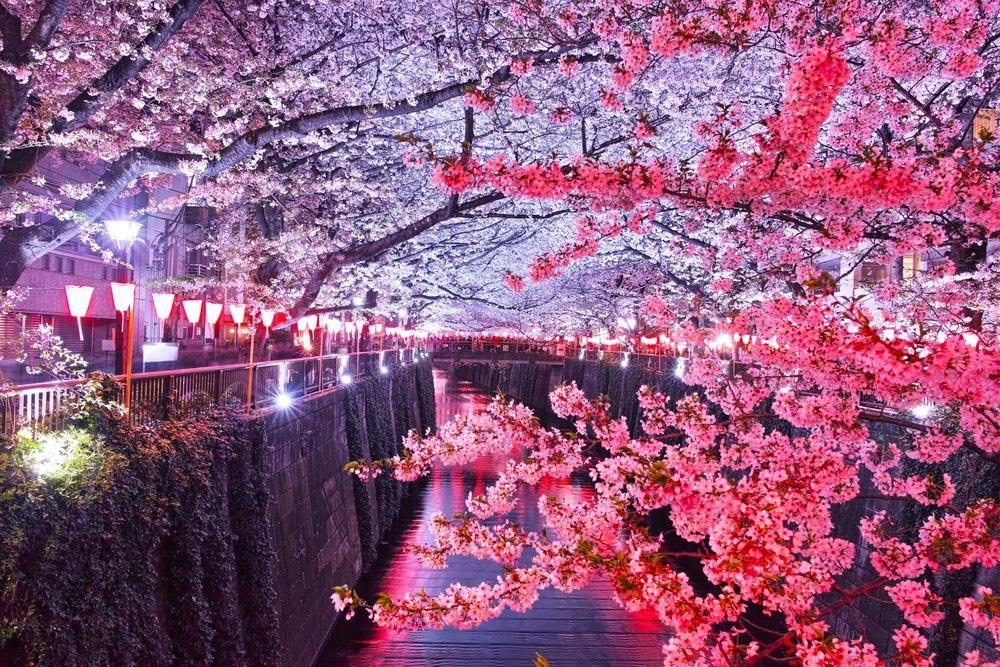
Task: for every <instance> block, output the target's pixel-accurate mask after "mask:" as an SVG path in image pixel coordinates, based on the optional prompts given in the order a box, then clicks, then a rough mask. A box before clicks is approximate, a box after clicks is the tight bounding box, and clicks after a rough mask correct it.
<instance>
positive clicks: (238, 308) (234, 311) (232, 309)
mask: <svg viewBox="0 0 1000 667" xmlns="http://www.w3.org/2000/svg"><path fill="white" fill-rule="evenodd" d="M246 313H247V305H246V304H245V303H231V304H229V315H230V317H232V318H233V322H235V323H236V326H239V325H241V324H243V318H244V317H246Z"/></svg>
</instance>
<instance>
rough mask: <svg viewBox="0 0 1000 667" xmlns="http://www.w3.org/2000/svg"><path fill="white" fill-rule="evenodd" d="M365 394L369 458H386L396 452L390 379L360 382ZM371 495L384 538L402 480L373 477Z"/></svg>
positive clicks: (398, 446)
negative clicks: (376, 505)
mask: <svg viewBox="0 0 1000 667" xmlns="http://www.w3.org/2000/svg"><path fill="white" fill-rule="evenodd" d="M363 391H364V395H365V424H366V426H367V429H368V447H369V450H370V452H371V456H372V458H373V459H387V458H392V457H393V456H396V455H397V454H399V451H400V449H401V443H400V442H397V438H396V433H395V429H394V425H393V413H394V412H395V411H396V410H399V409H401V408H400V406H396V405H392V381H391V380H390V379H389V377H387V376H380V377H373V378H371V379H370V380H368V381H367V382H365V383H364V385H363ZM375 497H376V499H377V501H378V518H379V530H378V535H379V538H380V539H381V538H383V537H385V536H386V535H387V534H388V532H389V529H390V528H391V527H392V524H393V521H395V519H396V517H397V516H398V515H399V507H400V501H401V500H402V497H403V487H402V482H400V481H399V480H397V479H395V478H393V477H392V476H391V475H379V476H378V477H376V478H375Z"/></svg>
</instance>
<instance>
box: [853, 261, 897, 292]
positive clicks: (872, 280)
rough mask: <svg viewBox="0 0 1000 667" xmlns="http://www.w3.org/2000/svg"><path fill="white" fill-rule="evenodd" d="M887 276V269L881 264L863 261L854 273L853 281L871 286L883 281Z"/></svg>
mask: <svg viewBox="0 0 1000 667" xmlns="http://www.w3.org/2000/svg"><path fill="white" fill-rule="evenodd" d="M888 276H889V270H888V269H887V268H886V267H885V266H883V265H882V264H877V263H875V262H864V263H863V264H862V265H861V266H860V267H858V269H857V270H856V271H855V273H854V281H855V282H856V283H857V284H859V285H863V286H866V287H871V286H874V285H878V284H880V283H883V282H885V280H886V278H888Z"/></svg>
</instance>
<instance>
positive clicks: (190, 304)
mask: <svg viewBox="0 0 1000 667" xmlns="http://www.w3.org/2000/svg"><path fill="white" fill-rule="evenodd" d="M181 306H182V307H183V308H184V317H186V318H187V321H188V322H190V323H191V324H198V321H199V320H201V299H186V300H184V301H181Z"/></svg>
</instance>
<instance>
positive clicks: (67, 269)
mask: <svg viewBox="0 0 1000 667" xmlns="http://www.w3.org/2000/svg"><path fill="white" fill-rule="evenodd" d="M63 273H68V274H70V275H72V274H74V273H76V260H75V259H70V258H69V257H67V258H65V259H64V260H63Z"/></svg>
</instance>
